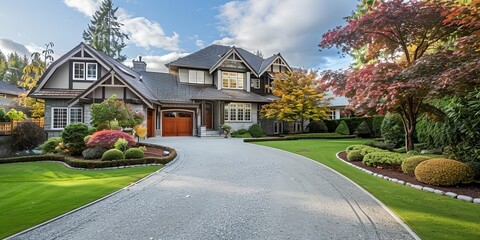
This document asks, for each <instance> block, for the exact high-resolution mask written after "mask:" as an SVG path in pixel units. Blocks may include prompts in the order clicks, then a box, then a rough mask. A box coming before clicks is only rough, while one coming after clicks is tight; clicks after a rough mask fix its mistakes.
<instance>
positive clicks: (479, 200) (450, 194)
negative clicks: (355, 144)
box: [335, 151, 480, 204]
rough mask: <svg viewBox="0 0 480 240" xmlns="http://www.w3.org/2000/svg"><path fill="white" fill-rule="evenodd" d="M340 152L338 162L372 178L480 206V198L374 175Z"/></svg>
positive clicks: (337, 155)
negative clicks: (345, 157) (348, 159)
mask: <svg viewBox="0 0 480 240" xmlns="http://www.w3.org/2000/svg"><path fill="white" fill-rule="evenodd" d="M341 152H342V151H340V152H337V154H336V155H335V156H336V157H337V159H338V160H340V161H342V162H344V163H346V164H348V165H350V166H352V167H354V168H357V169H359V170H361V171H363V172H365V173H367V174H370V175H372V176H375V177H378V178H381V179H384V180H386V181H390V182H394V183H397V184H400V185H405V186H409V187H412V188H414V189H417V190H421V191H425V192H430V193H435V194H438V195H444V196H448V197H451V198H455V199H458V200H462V201H466V202H473V203H475V204H480V198H473V197H471V196H467V195H459V194H456V193H454V192H444V191H442V190H439V189H435V188H431V187H426V186H422V185H418V184H412V183H409V182H405V181H403V180H398V179H396V178H391V177H389V176H385V175H382V174H378V173H374V172H372V171H370V170H368V169H365V168H362V167H359V166H357V165H355V164H352V163H350V162H348V161H345V160H343V159H342V158H341V157H340V153H341Z"/></svg>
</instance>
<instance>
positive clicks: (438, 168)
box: [415, 158, 473, 186]
mask: <svg viewBox="0 0 480 240" xmlns="http://www.w3.org/2000/svg"><path fill="white" fill-rule="evenodd" d="M415 178H417V180H418V181H420V182H423V183H426V184H430V185H434V186H453V185H457V184H460V183H470V182H471V181H472V180H473V171H472V169H470V167H468V166H467V165H465V164H463V163H461V162H459V161H455V160H451V159H445V158H434V159H429V160H425V161H423V162H421V163H420V164H418V166H417V167H416V168H415Z"/></svg>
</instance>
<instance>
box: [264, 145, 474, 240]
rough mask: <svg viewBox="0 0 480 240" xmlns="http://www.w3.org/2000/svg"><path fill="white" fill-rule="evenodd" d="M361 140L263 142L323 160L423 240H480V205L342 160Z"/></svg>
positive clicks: (319, 160) (321, 161)
mask: <svg viewBox="0 0 480 240" xmlns="http://www.w3.org/2000/svg"><path fill="white" fill-rule="evenodd" d="M363 142H364V141H361V140H324V139H321V140H298V141H278V142H259V143H256V144H259V145H264V146H270V147H275V148H279V149H283V150H286V151H290V152H293V153H297V154H300V155H303V156H305V157H308V158H311V159H314V160H316V161H318V162H320V163H323V164H325V165H327V166H329V167H331V168H333V169H335V170H336V171H338V172H340V173H341V174H343V175H344V176H346V177H348V178H350V179H351V180H353V181H354V182H356V183H357V184H359V185H360V186H362V187H363V188H365V189H366V190H367V191H369V192H370V193H372V194H373V195H374V196H375V197H377V198H378V199H379V200H380V201H382V202H383V203H384V204H385V205H387V206H388V207H389V208H390V209H391V210H392V211H394V212H395V213H396V214H397V215H398V216H399V217H400V218H401V219H402V220H403V221H405V222H406V223H407V224H408V225H409V226H410V227H411V228H412V229H413V230H414V231H415V232H416V233H417V234H418V235H419V236H420V237H421V238H422V239H478V237H479V236H480V206H479V205H477V204H473V203H468V202H462V201H459V200H456V199H451V198H449V197H445V196H439V195H436V194H432V193H427V192H423V191H418V190H416V189H412V188H410V187H407V186H403V185H399V184H396V183H392V182H388V181H385V180H382V179H379V178H377V177H374V176H372V175H369V174H366V173H364V172H362V171H360V170H358V169H355V168H353V167H350V166H348V165H346V164H345V163H343V162H341V161H339V160H338V159H337V158H336V157H335V154H336V153H337V152H338V151H340V150H343V149H345V148H346V147H347V146H349V145H352V144H359V143H363Z"/></svg>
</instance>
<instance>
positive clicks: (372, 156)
mask: <svg viewBox="0 0 480 240" xmlns="http://www.w3.org/2000/svg"><path fill="white" fill-rule="evenodd" d="M408 157H410V156H409V155H406V154H401V153H394V152H388V151H383V152H372V153H368V154H366V155H365V156H363V161H362V162H363V164H365V165H366V166H374V167H377V166H400V165H401V164H402V162H403V161H404V160H405V159H406V158H408Z"/></svg>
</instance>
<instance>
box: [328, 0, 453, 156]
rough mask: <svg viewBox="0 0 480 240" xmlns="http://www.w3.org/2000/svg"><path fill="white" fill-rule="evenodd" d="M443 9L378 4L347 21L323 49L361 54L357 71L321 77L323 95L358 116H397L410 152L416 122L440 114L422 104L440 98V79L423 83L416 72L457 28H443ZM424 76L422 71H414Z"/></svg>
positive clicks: (395, 1)
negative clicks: (341, 98) (342, 99)
mask: <svg viewBox="0 0 480 240" xmlns="http://www.w3.org/2000/svg"><path fill="white" fill-rule="evenodd" d="M446 11H448V9H447V7H446V6H444V5H442V4H438V3H435V2H426V1H420V0H412V1H403V0H390V1H387V0H379V1H375V3H374V4H373V5H371V6H370V7H369V9H368V10H366V11H365V12H364V13H362V14H360V15H355V17H350V18H348V19H347V25H346V26H344V27H337V28H335V29H333V30H330V31H328V32H327V33H325V34H324V35H323V38H322V41H321V42H320V44H319V46H320V47H321V48H331V47H337V48H339V49H340V50H341V51H342V52H344V53H346V54H358V51H359V50H361V51H362V53H363V57H362V61H363V64H361V65H358V64H357V65H356V66H355V65H353V66H352V67H350V68H349V69H347V70H339V71H331V70H329V71H325V72H323V73H322V76H321V83H322V86H321V88H322V89H326V88H332V90H333V91H334V93H336V94H341V95H345V96H347V97H349V98H350V99H351V105H350V107H351V108H353V109H355V110H356V111H357V113H360V114H373V113H386V112H396V113H399V114H400V115H401V116H402V121H403V127H404V130H405V146H406V148H407V150H413V136H414V131H415V125H416V123H417V118H418V117H419V116H420V115H421V114H422V113H425V112H428V113H435V114H439V113H440V111H439V110H438V109H436V108H434V107H433V106H431V105H429V104H427V103H426V102H425V99H426V98H427V97H429V96H433V95H435V94H438V90H439V87H440V86H439V85H438V84H437V83H438V79H435V78H423V76H422V71H425V72H427V71H431V70H429V69H426V68H424V69H423V70H422V69H415V68H414V66H415V64H416V62H417V61H418V60H419V59H422V57H423V56H424V55H428V54H429V53H432V52H435V51H437V49H438V48H439V47H442V46H444V44H445V43H447V42H449V41H450V40H451V38H452V36H453V34H454V33H455V32H456V29H457V28H456V27H455V26H449V25H446V24H444V23H443V22H444V21H445V20H446V16H445V14H444V12H446ZM416 70H422V71H416Z"/></svg>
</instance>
